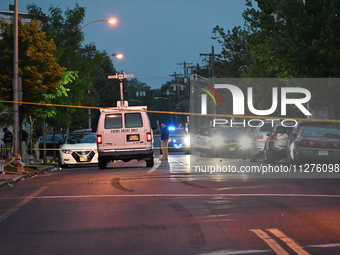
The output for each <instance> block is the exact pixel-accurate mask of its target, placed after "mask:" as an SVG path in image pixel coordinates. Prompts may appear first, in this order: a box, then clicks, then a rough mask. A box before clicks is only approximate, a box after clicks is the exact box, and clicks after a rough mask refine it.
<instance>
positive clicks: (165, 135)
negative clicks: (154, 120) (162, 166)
mask: <svg viewBox="0 0 340 255" xmlns="http://www.w3.org/2000/svg"><path fill="white" fill-rule="evenodd" d="M161 128H162V134H161V149H162V157H161V158H160V159H159V160H168V144H169V129H168V128H167V126H166V124H165V123H162V124H161Z"/></svg>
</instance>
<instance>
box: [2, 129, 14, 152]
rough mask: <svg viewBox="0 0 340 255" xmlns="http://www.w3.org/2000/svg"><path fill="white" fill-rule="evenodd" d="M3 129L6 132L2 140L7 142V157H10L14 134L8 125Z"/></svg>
mask: <svg viewBox="0 0 340 255" xmlns="http://www.w3.org/2000/svg"><path fill="white" fill-rule="evenodd" d="M2 131H3V132H4V133H5V134H4V138H3V139H2V141H4V143H5V149H6V154H7V158H8V159H10V158H11V156H12V153H11V151H12V147H13V134H12V133H11V132H10V131H9V130H8V128H7V127H4V128H3V129H2Z"/></svg>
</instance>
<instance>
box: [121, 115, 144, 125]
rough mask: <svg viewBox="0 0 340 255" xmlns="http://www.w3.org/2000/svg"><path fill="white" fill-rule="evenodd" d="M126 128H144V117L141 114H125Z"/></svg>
mask: <svg viewBox="0 0 340 255" xmlns="http://www.w3.org/2000/svg"><path fill="white" fill-rule="evenodd" d="M125 127H126V128H132V127H143V121H142V115H141V114H140V113H139V112H136V113H135V112H134V113H125Z"/></svg>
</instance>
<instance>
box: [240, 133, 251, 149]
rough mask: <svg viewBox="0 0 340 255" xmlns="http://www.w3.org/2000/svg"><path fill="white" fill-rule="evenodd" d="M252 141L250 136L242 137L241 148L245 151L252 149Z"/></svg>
mask: <svg viewBox="0 0 340 255" xmlns="http://www.w3.org/2000/svg"><path fill="white" fill-rule="evenodd" d="M251 144H252V140H251V139H250V138H249V137H248V136H242V137H241V139H240V148H241V149H243V150H246V149H250V148H251Z"/></svg>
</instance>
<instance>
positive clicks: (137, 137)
mask: <svg viewBox="0 0 340 255" xmlns="http://www.w3.org/2000/svg"><path fill="white" fill-rule="evenodd" d="M128 141H139V135H129V136H128Z"/></svg>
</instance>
